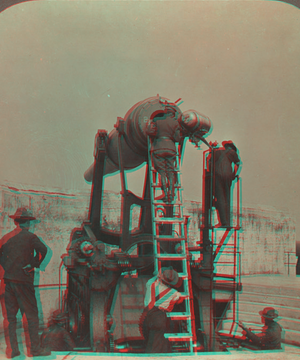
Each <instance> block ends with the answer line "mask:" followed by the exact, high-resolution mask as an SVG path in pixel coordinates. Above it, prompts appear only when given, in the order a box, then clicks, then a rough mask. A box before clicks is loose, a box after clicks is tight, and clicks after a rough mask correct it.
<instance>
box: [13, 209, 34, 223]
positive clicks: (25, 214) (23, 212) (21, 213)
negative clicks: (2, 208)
mask: <svg viewBox="0 0 300 360" xmlns="http://www.w3.org/2000/svg"><path fill="white" fill-rule="evenodd" d="M9 217H10V218H11V219H14V220H27V221H30V220H35V219H36V218H35V217H34V216H32V212H31V211H30V210H29V209H27V208H26V207H19V208H18V209H17V210H16V212H15V213H14V215H10V216H9Z"/></svg>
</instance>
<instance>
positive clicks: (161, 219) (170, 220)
mask: <svg viewBox="0 0 300 360" xmlns="http://www.w3.org/2000/svg"><path fill="white" fill-rule="evenodd" d="M154 221H155V222H158V223H173V224H182V223H184V222H185V219H184V218H177V217H172V218H167V217H156V218H154Z"/></svg>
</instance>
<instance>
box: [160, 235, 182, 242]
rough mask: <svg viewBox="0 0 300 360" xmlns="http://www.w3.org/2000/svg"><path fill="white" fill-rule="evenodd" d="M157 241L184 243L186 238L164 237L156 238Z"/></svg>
mask: <svg viewBox="0 0 300 360" xmlns="http://www.w3.org/2000/svg"><path fill="white" fill-rule="evenodd" d="M155 239H156V240H158V241H184V240H185V238H176V237H173V236H170V237H167V236H163V237H160V236H155Z"/></svg>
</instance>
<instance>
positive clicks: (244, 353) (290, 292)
mask: <svg viewBox="0 0 300 360" xmlns="http://www.w3.org/2000/svg"><path fill="white" fill-rule="evenodd" d="M242 283H243V286H244V290H245V291H246V289H247V291H248V290H249V289H251V291H253V292H254V293H256V292H257V293H258V294H261V295H262V296H270V293H271V294H274V295H276V296H278V295H279V296H282V298H285V297H287V298H293V299H295V300H296V301H297V302H298V301H299V299H300V276H299V277H286V276H279V275H278V276H276V275H272V276H268V275H259V276H247V277H246V276H244V277H243V278H242ZM257 288H259V290H258V291H255V290H257ZM264 289H265V290H264ZM264 294H265V295H264ZM298 297H299V298H298ZM299 306H300V301H299ZM253 310H255V311H256V306H255V308H253ZM17 333H18V341H19V344H20V351H21V355H20V356H18V357H16V358H14V359H16V360H25V359H32V358H30V357H27V356H26V355H27V349H26V345H25V338H24V332H23V329H18V330H17ZM5 349H6V345H5V339H4V334H3V333H2V334H0V360H2V359H6V356H5ZM145 358H147V360H157V359H160V360H171V359H178V360H223V359H224V360H260V359H264V360H294V359H300V347H297V346H292V345H288V344H282V350H276V351H272V352H269V351H251V350H249V349H243V348H239V349H231V348H229V349H228V352H219V353H198V354H195V355H181V354H167V355H166V354H157V355H151V356H149V355H148V354H136V355H134V354H128V355H127V354H103V353H92V352H85V353H83V352H53V353H52V355H50V356H47V357H43V359H48V360H54V359H57V360H89V359H98V360H137V359H145ZM36 359H42V357H37V358H36Z"/></svg>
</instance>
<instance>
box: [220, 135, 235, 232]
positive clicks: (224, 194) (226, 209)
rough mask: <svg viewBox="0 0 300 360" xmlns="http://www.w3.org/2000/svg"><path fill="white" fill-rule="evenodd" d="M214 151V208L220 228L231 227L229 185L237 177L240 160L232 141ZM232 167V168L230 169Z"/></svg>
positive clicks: (224, 143)
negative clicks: (216, 211)
mask: <svg viewBox="0 0 300 360" xmlns="http://www.w3.org/2000/svg"><path fill="white" fill-rule="evenodd" d="M222 145H223V148H218V149H216V150H215V159H214V160H215V206H216V209H217V210H218V214H219V219H220V222H221V226H222V227H230V226H231V210H230V208H231V184H232V181H233V180H234V179H235V177H236V176H237V172H238V169H239V166H240V158H239V156H238V153H237V148H236V146H235V145H234V143H233V142H232V141H223V142H222ZM233 166H234V168H232V167H233Z"/></svg>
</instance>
